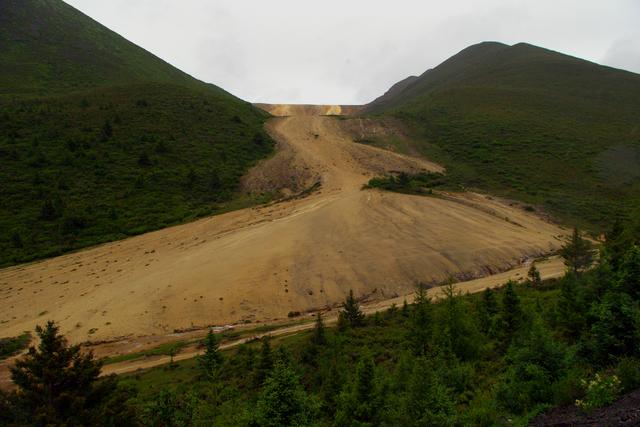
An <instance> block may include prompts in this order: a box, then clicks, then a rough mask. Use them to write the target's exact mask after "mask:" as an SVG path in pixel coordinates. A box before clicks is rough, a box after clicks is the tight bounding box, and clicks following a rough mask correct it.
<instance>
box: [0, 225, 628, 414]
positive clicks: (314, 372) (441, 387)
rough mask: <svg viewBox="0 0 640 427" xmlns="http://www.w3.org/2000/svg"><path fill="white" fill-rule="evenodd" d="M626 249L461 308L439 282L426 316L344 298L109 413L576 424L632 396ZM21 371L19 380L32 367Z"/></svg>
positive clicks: (153, 372) (157, 378)
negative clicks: (290, 329) (297, 328)
mask: <svg viewBox="0 0 640 427" xmlns="http://www.w3.org/2000/svg"><path fill="white" fill-rule="evenodd" d="M579 239H580V238H579V233H578V238H577V239H575V238H574V239H568V240H567V243H566V245H565V248H566V249H567V253H571V252H572V250H574V249H575V246H576V245H577V246H578V247H582V246H583V244H584V242H582V241H579ZM639 244H640V225H635V226H627V227H621V228H619V229H618V231H617V232H616V233H610V236H609V240H608V241H607V242H606V244H605V245H604V246H603V248H602V249H601V257H600V263H599V264H598V265H597V266H596V267H594V268H593V269H591V270H585V271H582V272H581V274H580V275H579V276H578V275H576V274H574V273H573V271H572V268H569V269H568V272H567V274H566V275H565V277H563V278H561V279H558V280H549V281H542V282H540V283H538V284H536V285H535V286H533V284H532V283H529V282H525V283H524V284H523V285H520V284H516V283H514V282H509V283H507V284H506V286H504V287H503V288H501V289H487V290H486V291H484V292H483V293H482V294H475V295H464V296H463V295H459V294H456V292H455V288H454V287H453V283H449V285H448V286H446V287H445V292H444V298H442V299H441V300H440V301H438V302H435V303H434V302H432V301H431V300H430V299H429V298H428V297H427V294H426V287H425V286H424V285H423V284H418V285H417V287H416V298H415V302H414V303H413V304H411V305H405V306H404V307H403V308H401V309H398V308H396V307H392V308H391V309H389V310H388V311H385V312H382V313H376V314H374V315H372V316H368V317H365V316H363V314H362V310H361V308H360V306H359V303H358V301H357V298H356V297H355V296H354V295H353V293H350V295H349V297H348V298H347V300H346V301H345V304H344V309H343V311H342V313H341V316H340V317H341V321H340V322H339V327H337V328H327V327H326V326H325V325H324V322H323V321H322V317H321V316H317V317H316V323H315V325H316V326H315V328H314V330H311V331H308V332H305V333H302V334H298V335H292V336H288V337H285V338H280V339H278V340H270V339H269V338H264V339H262V340H257V341H254V342H252V343H248V344H244V345H241V346H239V347H238V348H237V349H234V350H229V351H225V352H223V353H224V356H223V354H221V353H220V351H219V349H218V346H217V340H216V339H215V337H214V336H213V335H210V336H209V337H208V338H207V340H205V347H206V352H205V355H204V356H203V357H201V358H199V359H193V360H188V361H184V362H180V363H176V364H172V365H168V366H167V367H164V368H156V369H150V370H148V371H144V372H137V373H135V374H131V375H128V376H124V377H122V378H120V380H119V381H120V389H116V388H113V387H112V386H111V385H110V386H109V387H110V390H111V391H110V392H109V395H110V396H113V398H114V399H122V398H123V396H127V397H128V400H127V403H126V404H124V403H123V402H122V400H120V405H121V409H120V411H121V412H123V413H131V414H133V413H136V414H137V418H136V417H134V418H131V420H132V421H131V422H133V423H138V424H140V425H168V426H177V425H183V426H184V425H187V426H188V425H203V424H206V425H221V426H222V425H224V426H228V425H246V426H256V425H340V426H343V425H372V426H375V425H407V426H413V425H415V426H418V425H525V424H526V423H527V422H529V421H530V420H531V419H532V418H533V417H535V416H536V415H537V414H540V413H541V412H544V411H546V410H547V409H549V408H551V407H553V406H558V405H566V406H567V407H573V408H575V410H576V411H578V412H577V413H579V411H587V412H589V411H592V410H593V409H595V408H598V407H601V406H606V405H609V404H611V403H613V402H615V400H616V399H617V398H618V397H619V396H620V395H621V394H622V393H627V392H630V391H633V390H636V389H638V388H640V347H639V346H638V342H640V298H639V293H638V288H637V284H638V283H639V280H640V276H638V274H639V272H640V257H639V256H638V254H639V253H640V249H638V245H639ZM532 276H533V277H534V278H535V275H532ZM48 328H52V325H49V326H48ZM41 333H42V330H39V334H41ZM57 339H58V338H56V340H57ZM56 342H57V341H56ZM56 348H57V347H56ZM39 351H40V354H47V353H46V352H47V351H49V350H47V348H43V347H42V346H41V348H40V350H39ZM58 353H60V354H62V355H66V354H67V352H66V351H60V350H58ZM65 357H66V356H65ZM26 360H29V361H30V362H29V363H28V364H27V363H26V362H20V363H19V366H20V369H24V368H25V366H30V367H31V368H30V369H34V370H35V369H36V366H37V365H38V364H43V363H45V359H44V358H43V357H42V356H38V357H36V356H33V355H32V354H31V353H30V356H28V357H27V359H26ZM65 360H66V362H64V363H69V362H68V360H69V359H68V358H66V359H65ZM57 363H58V362H55V363H54V365H55V366H58V364H57ZM86 363H89V362H86ZM91 363H93V362H91ZM18 371H19V370H14V381H16V383H17V384H18V385H19V387H20V388H19V390H18V392H17V394H10V395H4V396H0V405H5V409H6V410H5V411H0V414H4V415H0V416H5V419H4V420H2V421H5V423H6V424H7V425H12V423H17V422H19V421H16V420H22V419H21V418H15V417H19V416H21V415H20V414H21V413H22V412H20V411H21V409H20V408H22V407H21V406H15V405H16V402H17V400H16V399H26V398H27V396H29V394H22V395H21V394H20V393H21V390H23V389H24V387H25V386H24V385H22V383H20V382H19V381H21V378H23V377H21V376H16V372H18ZM55 372H58V375H66V374H65V372H68V371H65V370H63V369H58V370H56V371H55ZM16 379H17V380H16ZM111 381H112V379H106V380H105V381H104V383H105V384H112V382H111ZM89 384H93V381H89ZM101 384H103V382H98V383H96V385H92V386H91V387H98V386H100V385H101ZM83 387H84V386H83ZM27 390H28V389H27ZM124 390H126V392H125V391H124ZM84 392H85V391H84V390H83V389H82V387H80V388H79V389H78V390H74V393H79V394H80V395H82V393H84ZM38 396H40V394H39V395H38ZM108 401H111V400H108ZM101 402H103V403H104V402H106V401H105V400H102V401H101ZM29 404H30V405H33V406H31V407H30V410H31V411H33V413H35V414H41V413H44V410H45V409H46V410H47V411H50V412H48V414H49V415H47V416H50V417H51V418H50V419H51V420H56V421H58V420H69V419H71V418H69V417H72V416H73V414H69V413H67V412H64V411H65V407H61V406H58V404H57V402H56V401H55V400H54V401H53V403H51V405H53V406H49V405H50V402H48V401H47V402H45V401H40V400H36V401H35V403H29ZM104 404H106V403H104ZM101 405H102V404H101ZM101 405H98V406H96V407H95V409H91V408H88V409H87V411H89V412H86V414H87V417H88V418H87V419H92V418H90V417H92V416H95V414H103V413H104V409H101V408H104V407H103V406H101ZM93 411H95V412H93ZM118 414H120V412H118V413H117V414H115V415H118ZM111 415H112V416H114V414H111ZM132 416H133V415H132Z"/></svg>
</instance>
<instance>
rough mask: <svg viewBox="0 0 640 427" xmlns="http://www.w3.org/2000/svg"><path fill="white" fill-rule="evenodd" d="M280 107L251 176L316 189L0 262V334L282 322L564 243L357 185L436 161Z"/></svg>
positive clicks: (513, 262) (479, 198)
mask: <svg viewBox="0 0 640 427" xmlns="http://www.w3.org/2000/svg"><path fill="white" fill-rule="evenodd" d="M278 109H279V111H280V112H281V113H283V114H286V115H289V117H279V118H274V119H272V120H270V121H269V123H268V131H269V132H270V133H271V134H272V135H273V136H274V138H276V140H277V141H278V147H279V151H278V154H276V155H275V156H273V157H272V158H271V159H270V160H268V161H266V162H264V163H263V164H261V165H259V166H258V167H257V168H256V169H255V170H254V171H252V172H251V173H250V174H249V177H248V184H247V185H248V186H249V187H251V186H252V185H256V186H260V185H261V184H264V183H269V182H271V183H275V184H277V185H278V186H281V187H287V186H289V187H291V188H290V190H291V192H295V191H294V190H295V189H299V188H306V187H309V186H310V185H312V184H314V183H319V185H320V186H319V189H318V190H317V191H314V192H313V193H312V194H310V195H308V196H307V197H304V198H293V199H289V200H287V201H284V202H281V203H277V204H272V205H270V206H266V207H260V208H254V209H246V210H242V211H236V212H231V213H228V214H225V215H220V216H216V217H211V218H206V219H203V220H200V221H196V222H193V223H190V224H186V225H182V226H177V227H172V228H168V229H165V230H161V231H157V232H153V233H149V234H145V235H142V236H137V237H133V238H130V239H127V240H123V241H119V242H114V243H111V244H106V245H102V246H99V247H95V248H91V249H88V250H84V251H81V252H78V253H74V254H69V255H65V256H61V257H57V258H53V259H50V260H46V261H43V262H38V263H34V264H29V265H23V266H18V267H12V268H8V269H4V270H1V271H0V305H1V307H2V310H1V311H0V336H15V335H17V334H19V333H21V332H22V331H25V330H33V328H34V326H35V325H36V324H42V323H43V322H45V321H46V320H48V319H52V320H56V321H57V322H59V324H60V325H61V331H62V332H63V333H64V334H66V335H67V336H68V337H69V339H70V340H71V341H72V342H83V341H86V340H114V339H118V338H122V339H126V340H127V342H135V340H136V339H138V337H145V336H153V335H155V336H165V335H168V334H171V333H173V332H174V330H177V329H188V328H192V327H198V326H199V327H204V326H207V325H224V324H231V323H239V322H256V321H261V322H265V321H273V320H274V319H286V318H287V314H288V313H289V312H290V311H300V312H305V311H311V310H317V309H323V308H326V307H331V306H335V304H337V303H338V302H340V301H342V300H343V298H344V296H345V295H346V294H347V293H348V292H349V290H350V289H353V290H354V292H355V294H356V295H360V296H361V295H368V296H369V299H370V300H373V301H375V300H378V301H382V300H388V299H390V298H393V297H396V296H399V295H405V294H407V293H409V292H410V291H411V290H412V288H413V285H414V283H415V282H417V281H423V282H427V283H430V284H434V285H435V284H437V283H441V282H442V281H444V280H446V278H447V277H449V276H451V275H456V276H458V277H460V278H467V279H471V278H475V277H481V276H486V275H488V274H492V273H496V272H499V271H505V270H508V269H509V268H511V267H514V266H517V265H520V264H521V263H522V262H523V261H524V260H526V259H527V258H529V257H535V256H538V255H541V254H544V253H547V252H549V251H550V250H554V249H556V248H558V247H559V245H560V243H561V242H560V238H559V236H561V235H562V234H563V230H561V229H559V228H558V227H556V226H554V225H552V224H549V223H547V222H545V221H543V220H541V219H539V218H537V217H536V216H534V215H531V214H529V213H527V212H525V211H524V210H522V209H519V208H515V207H511V206H507V205H504V204H502V203H500V202H498V201H496V200H493V199H491V198H488V197H485V196H483V195H478V194H462V195H450V196H449V197H448V199H443V198H433V197H419V196H410V195H402V194H394V193H385V192H380V191H373V190H366V191H363V190H362V186H363V184H364V183H366V182H367V180H368V179H369V178H371V177H373V176H376V175H380V174H383V173H388V172H390V171H402V170H407V171H418V170H441V168H440V167H439V166H438V165H435V164H433V163H429V162H427V161H425V160H422V159H417V158H411V157H406V156H402V155H399V154H395V153H391V152H389V151H385V150H381V149H377V148H374V147H370V146H366V145H363V144H356V143H354V142H353V141H352V139H351V138H350V137H349V135H348V134H347V133H346V132H344V130H343V129H342V128H341V120H339V119H337V118H332V117H325V116H317V115H309V114H318V111H319V112H320V113H323V111H324V112H326V111H338V109H337V108H334V107H328V110H323V109H320V110H313V109H311V112H309V109H308V108H307V109H305V110H304V111H298V110H297V109H296V108H295V107H289V106H279V107H278ZM283 153H284V154H283ZM285 189H286V188H285Z"/></svg>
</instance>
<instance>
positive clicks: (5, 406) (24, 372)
mask: <svg viewBox="0 0 640 427" xmlns="http://www.w3.org/2000/svg"><path fill="white" fill-rule="evenodd" d="M36 332H37V334H38V338H39V341H40V342H39V344H38V347H37V348H36V347H32V348H30V349H29V353H28V354H27V355H26V356H25V357H23V358H21V359H19V360H18V361H17V362H16V364H15V366H13V367H12V368H11V379H12V380H13V382H14V384H15V385H16V387H17V391H14V392H12V393H9V394H5V393H3V392H1V391H0V424H2V425H6V426H14V425H15V426H43V425H78V426H79V425H122V426H127V425H135V421H134V416H135V413H134V412H133V410H132V408H131V406H129V405H127V404H126V402H127V400H128V399H129V398H130V395H129V393H128V392H127V391H125V390H123V389H121V388H119V386H118V380H117V379H116V377H115V376H110V377H107V378H104V379H102V380H100V381H98V376H99V375H100V368H101V364H100V363H99V362H96V361H95V360H94V359H93V355H92V354H83V353H82V352H81V351H80V347H79V346H69V345H68V344H67V342H66V340H65V339H64V337H62V335H60V334H59V332H58V327H57V326H56V325H55V324H54V323H53V322H48V323H47V325H46V326H45V327H44V328H42V327H37V328H36Z"/></svg>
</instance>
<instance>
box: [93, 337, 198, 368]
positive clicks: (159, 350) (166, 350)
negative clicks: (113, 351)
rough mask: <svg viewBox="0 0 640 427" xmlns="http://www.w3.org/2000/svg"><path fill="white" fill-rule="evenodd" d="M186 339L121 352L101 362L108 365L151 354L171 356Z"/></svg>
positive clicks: (185, 343)
mask: <svg viewBox="0 0 640 427" xmlns="http://www.w3.org/2000/svg"><path fill="white" fill-rule="evenodd" d="M187 344H188V343H187V342H186V341H177V342H175V341H174V342H170V343H165V344H162V345H159V346H157V347H154V348H152V349H150V350H144V351H138V352H136V353H127V354H122V355H120V356H113V357H108V358H106V359H103V360H102V361H101V362H102V364H103V365H110V364H113V363H120V362H126V361H127V360H136V359H141V358H143V357H153V356H171V355H172V354H173V355H174V356H175V355H176V354H177V353H179V352H180V351H181V350H182V349H183V348H184V347H186V346H187Z"/></svg>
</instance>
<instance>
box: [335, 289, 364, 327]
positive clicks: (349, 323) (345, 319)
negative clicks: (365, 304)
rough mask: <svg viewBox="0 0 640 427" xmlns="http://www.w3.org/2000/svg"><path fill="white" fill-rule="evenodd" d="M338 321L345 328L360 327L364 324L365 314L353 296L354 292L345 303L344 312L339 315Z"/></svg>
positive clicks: (350, 293) (350, 292)
mask: <svg viewBox="0 0 640 427" xmlns="http://www.w3.org/2000/svg"><path fill="white" fill-rule="evenodd" d="M339 317H340V319H339V320H338V321H339V323H340V322H342V323H341V326H343V327H352V328H355V327H358V326H362V325H363V324H364V313H362V311H361V310H360V304H358V301H357V300H356V298H355V297H354V296H353V290H350V291H349V296H348V297H347V299H346V300H345V302H344V305H343V308H342V311H341V312H340V314H339Z"/></svg>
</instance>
